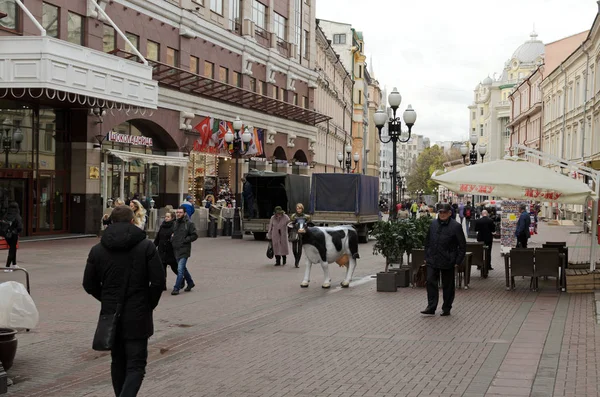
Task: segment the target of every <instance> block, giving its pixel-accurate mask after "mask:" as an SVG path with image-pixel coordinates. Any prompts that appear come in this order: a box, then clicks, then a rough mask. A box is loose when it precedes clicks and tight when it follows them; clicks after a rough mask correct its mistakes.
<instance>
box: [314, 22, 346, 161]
mask: <svg viewBox="0 0 600 397" xmlns="http://www.w3.org/2000/svg"><path fill="white" fill-rule="evenodd" d="M319 22H320V21H319V20H317V30H316V51H317V59H316V67H317V73H318V80H317V81H318V84H319V86H318V87H317V90H316V94H315V109H316V110H317V111H318V112H319V113H322V114H327V115H330V116H331V120H329V121H327V122H325V123H321V124H319V125H318V129H317V137H316V145H315V152H314V161H315V162H316V165H315V168H314V172H342V168H340V164H339V163H338V160H337V154H338V153H340V152H343V151H344V142H347V141H349V140H350V139H351V135H350V126H351V125H352V108H353V107H352V76H351V75H350V73H349V71H348V70H347V69H346V67H345V66H344V64H343V63H342V61H341V57H340V56H339V55H338V54H337V53H336V52H335V50H334V49H333V47H332V45H331V40H330V39H328V38H327V36H326V35H325V32H323V30H322V29H321V27H320V24H319ZM337 40H338V41H340V38H339V36H337Z"/></svg>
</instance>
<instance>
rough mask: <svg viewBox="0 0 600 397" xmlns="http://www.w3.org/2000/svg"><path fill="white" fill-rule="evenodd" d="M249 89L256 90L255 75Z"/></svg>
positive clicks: (251, 79)
mask: <svg viewBox="0 0 600 397" xmlns="http://www.w3.org/2000/svg"><path fill="white" fill-rule="evenodd" d="M249 89H250V91H252V92H256V79H255V78H254V77H250V81H249Z"/></svg>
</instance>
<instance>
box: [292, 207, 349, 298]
mask: <svg viewBox="0 0 600 397" xmlns="http://www.w3.org/2000/svg"><path fill="white" fill-rule="evenodd" d="M289 227H290V228H295V229H296V230H297V232H298V234H299V235H300V236H301V238H302V251H303V254H304V257H305V258H306V271H305V273H304V280H303V281H302V284H300V286H301V287H302V288H307V287H308V283H309V282H310V268H311V266H312V265H313V264H317V263H320V264H321V267H322V268H323V275H324V280H323V285H322V287H323V288H329V287H331V277H330V276H329V264H330V263H333V262H337V263H338V264H339V265H340V266H346V277H345V278H344V281H342V284H341V285H342V288H348V287H349V286H350V280H352V274H353V273H354V269H355V268H356V260H357V259H358V258H359V255H358V234H357V233H356V230H355V229H354V227H352V226H336V227H316V226H309V225H308V224H307V223H306V219H305V218H297V219H295V220H294V221H293V222H290V223H289Z"/></svg>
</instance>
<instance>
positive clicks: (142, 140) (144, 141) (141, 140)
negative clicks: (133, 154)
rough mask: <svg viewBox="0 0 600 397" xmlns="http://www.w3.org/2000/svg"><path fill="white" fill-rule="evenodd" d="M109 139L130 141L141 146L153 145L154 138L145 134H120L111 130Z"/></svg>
mask: <svg viewBox="0 0 600 397" xmlns="http://www.w3.org/2000/svg"><path fill="white" fill-rule="evenodd" d="M108 140H109V141H110V142H117V143H128V144H130V145H139V146H148V147H151V146H152V138H150V137H147V136H143V135H127V134H120V133H118V132H115V131H110V132H109V133H108Z"/></svg>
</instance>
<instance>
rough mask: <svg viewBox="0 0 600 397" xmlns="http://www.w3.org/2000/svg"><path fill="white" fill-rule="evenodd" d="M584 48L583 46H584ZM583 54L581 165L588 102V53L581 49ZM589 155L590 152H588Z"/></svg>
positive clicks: (583, 153) (583, 155)
mask: <svg viewBox="0 0 600 397" xmlns="http://www.w3.org/2000/svg"><path fill="white" fill-rule="evenodd" d="M584 46H585V44H584ZM583 52H584V54H585V55H586V56H587V59H586V61H585V76H584V78H583V81H584V83H583V84H584V85H585V90H584V91H583V128H582V129H581V163H582V164H583V162H584V158H585V125H586V123H587V120H586V117H585V116H586V112H587V100H588V77H589V74H590V69H589V68H590V53H589V52H588V50H587V49H585V48H584V49H583ZM590 153H591V151H590Z"/></svg>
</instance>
